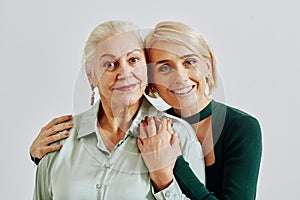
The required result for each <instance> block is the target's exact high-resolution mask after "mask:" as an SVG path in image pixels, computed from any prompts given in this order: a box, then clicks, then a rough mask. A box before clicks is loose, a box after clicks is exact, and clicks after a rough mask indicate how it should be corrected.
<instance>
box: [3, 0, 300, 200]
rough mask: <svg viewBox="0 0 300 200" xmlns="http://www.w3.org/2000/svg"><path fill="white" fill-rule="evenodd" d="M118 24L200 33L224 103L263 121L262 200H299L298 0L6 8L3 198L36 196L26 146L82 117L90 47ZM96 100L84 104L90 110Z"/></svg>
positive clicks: (16, 4) (10, 0)
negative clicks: (57, 120) (56, 125)
mask: <svg viewBox="0 0 300 200" xmlns="http://www.w3.org/2000/svg"><path fill="white" fill-rule="evenodd" d="M142 4H143V5H142ZM111 19H122V20H130V21H133V22H135V23H136V24H138V25H139V26H141V27H148V28H151V27H154V25H155V24H156V23H157V22H159V21H162V20H176V21H182V22H185V23H187V24H190V25H192V26H194V27H196V28H197V29H198V30H200V32H202V33H203V34H204V35H205V37H206V38H207V40H208V41H209V42H210V43H211V45H212V47H213V49H214V51H215V53H216V56H217V61H218V71H219V80H220V83H221V85H222V87H224V89H223V91H224V95H223V99H221V101H224V102H225V103H227V104H229V105H232V106H235V107H238V108H240V109H242V110H245V111H247V112H249V113H250V114H252V115H254V116H255V117H257V118H258V119H259V121H260V123H261V126H262V130H263V157H262V164H261V170H260V176H259V182H258V191H257V199H263V200H265V199H298V198H299V197H298V196H299V195H300V190H299V185H300V176H299V169H300V161H299V155H298V154H299V153H300V151H299V144H298V143H299V139H300V137H299V128H298V124H299V122H298V120H299V112H300V110H299V105H300V103H299V102H300V95H299V89H298V87H299V85H300V84H299V74H300V73H299V53H300V39H299V35H300V28H299V19H300V12H299V3H298V2H297V1H296V0H295V1H292V0H286V1H279V0H277V1H276V0H275V1H271V0H269V1H258V0H251V1H250V0H227V1H214V0H213V1H199V0H198V1H196V0H195V1H191V0H185V1H174V0H172V1H137V0H134V1H130V0H128V1H121V0H120V1H112V0H110V1H99V0H98V1H96V0H94V1H92V0H86V1H76V0H72V1H71V0H64V1H59V0H51V1H50V0H48V1H46V0H26V1H21V0H19V1H15V0H1V1H0V66H1V73H0V77H1V79H0V92H1V98H0V99H1V104H0V111H1V138H2V139H1V156H0V158H1V168H0V175H1V176H0V177H1V179H0V191H1V192H0V194H1V199H13V200H14V199H31V198H32V193H33V187H34V179H35V169H36V166H35V165H34V164H33V163H32V162H31V161H30V158H29V146H30V144H31V142H32V141H33V139H34V137H35V136H36V135H37V134H38V133H39V130H40V128H41V127H42V126H44V125H45V124H46V123H48V122H49V121H50V119H52V118H54V117H57V116H60V115H63V114H72V113H75V112H76V108H74V107H73V94H74V92H73V91H74V87H75V85H76V82H77V81H76V80H78V77H79V76H78V74H79V71H80V68H81V56H82V52H83V47H84V43H85V41H86V40H87V38H88V35H89V33H90V32H91V30H92V29H93V28H94V27H95V26H96V25H97V24H99V23H102V22H104V21H107V20H111ZM84 87H85V86H84ZM89 95H90V93H89V91H88V90H87V92H86V94H85V95H81V97H80V98H82V101H86V102H87V104H88V101H89ZM75 107H76V106H75ZM87 107H88V105H87ZM297 197H298V198H297Z"/></svg>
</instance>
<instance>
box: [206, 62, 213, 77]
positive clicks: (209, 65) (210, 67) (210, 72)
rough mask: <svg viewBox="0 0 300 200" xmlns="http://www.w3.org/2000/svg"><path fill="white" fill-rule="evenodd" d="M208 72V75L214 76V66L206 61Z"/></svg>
mask: <svg viewBox="0 0 300 200" xmlns="http://www.w3.org/2000/svg"><path fill="white" fill-rule="evenodd" d="M206 70H207V74H208V73H209V74H212V65H211V63H210V62H209V60H208V59H207V61H206Z"/></svg>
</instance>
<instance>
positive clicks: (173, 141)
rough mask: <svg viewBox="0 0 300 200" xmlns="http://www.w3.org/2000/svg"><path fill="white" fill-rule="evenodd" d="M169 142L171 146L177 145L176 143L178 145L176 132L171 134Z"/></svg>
mask: <svg viewBox="0 0 300 200" xmlns="http://www.w3.org/2000/svg"><path fill="white" fill-rule="evenodd" d="M170 144H171V145H172V146H173V145H177V144H178V145H179V138H178V135H177V134H176V133H174V134H172V136H171V140H170Z"/></svg>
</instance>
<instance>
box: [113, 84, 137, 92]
mask: <svg viewBox="0 0 300 200" xmlns="http://www.w3.org/2000/svg"><path fill="white" fill-rule="evenodd" d="M136 85H137V84H129V85H124V86H120V87H115V88H114V89H113V90H117V91H122V92H123V91H125V92H126V91H130V90H132V89H134V88H135V87H136Z"/></svg>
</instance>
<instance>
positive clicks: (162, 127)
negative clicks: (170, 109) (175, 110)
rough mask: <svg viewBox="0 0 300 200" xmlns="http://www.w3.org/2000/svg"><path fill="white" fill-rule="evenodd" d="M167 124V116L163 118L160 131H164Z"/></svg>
mask: <svg viewBox="0 0 300 200" xmlns="http://www.w3.org/2000/svg"><path fill="white" fill-rule="evenodd" d="M166 126H167V120H166V119H165V118H163V119H162V120H161V123H160V125H159V128H158V133H162V132H163V131H164V129H166Z"/></svg>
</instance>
